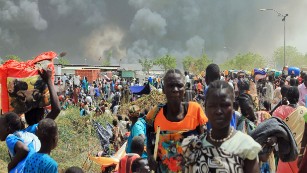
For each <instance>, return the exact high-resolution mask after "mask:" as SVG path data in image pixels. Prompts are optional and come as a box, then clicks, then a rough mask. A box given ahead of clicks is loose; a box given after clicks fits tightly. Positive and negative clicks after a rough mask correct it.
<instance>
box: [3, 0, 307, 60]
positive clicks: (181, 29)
mask: <svg viewBox="0 0 307 173" xmlns="http://www.w3.org/2000/svg"><path fill="white" fill-rule="evenodd" d="M306 7H307V1H306V0H301V1H296V2H295V3H293V2H292V1H287V0H271V1H269V2H268V1H267V0H257V1H246V0H232V1H227V0H218V1H211V0H194V1H188V0H172V1H165V0H86V1H84V0H73V1H72V0H49V1H45V0H41V1H39V0H0V57H1V56H5V55H8V54H16V55H18V56H20V57H22V58H24V59H29V58H31V57H33V56H35V55H37V54H38V53H40V52H43V51H48V50H53V51H56V52H62V51H64V52H67V58H68V59H69V60H70V61H71V62H73V63H83V62H84V59H87V60H88V61H87V62H89V63H91V64H99V63H101V62H99V61H102V60H103V58H105V57H106V56H108V55H110V53H109V52H112V55H111V56H112V58H111V61H112V63H114V64H117V63H118V62H119V60H120V59H121V60H122V61H123V62H129V63H132V62H137V60H138V59H140V58H143V57H147V58H154V57H157V56H161V55H165V54H167V53H168V54H172V55H174V56H176V57H178V59H179V60H180V59H182V58H183V57H185V56H187V55H192V56H199V55H201V54H202V53H203V52H206V53H207V54H208V55H209V57H210V58H212V59H213V60H214V62H222V61H224V60H225V59H226V58H227V57H230V56H234V55H235V54H237V53H245V52H248V51H252V52H256V53H260V54H262V55H264V56H266V57H270V56H271V55H272V54H273V51H274V49H276V48H277V47H279V46H282V45H283V23H282V21H281V17H278V16H277V14H275V13H274V12H273V11H264V12H261V11H259V10H258V9H260V8H274V9H277V10H279V11H280V12H284V13H289V17H288V18H287V45H292V46H296V47H297V48H298V49H299V50H300V51H301V52H303V53H306V52H307V48H306V46H305V41H306V40H307V29H306V27H307V24H306V22H305V19H306V16H307V11H306V10H305V9H306ZM100 57H102V58H100ZM179 60H178V61H179ZM179 62H180V61H179Z"/></svg>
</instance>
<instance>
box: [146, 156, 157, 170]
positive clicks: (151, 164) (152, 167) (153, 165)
mask: <svg viewBox="0 0 307 173" xmlns="http://www.w3.org/2000/svg"><path fill="white" fill-rule="evenodd" d="M148 166H149V168H150V170H156V169H157V166H158V162H157V161H156V160H155V159H154V158H153V156H148Z"/></svg>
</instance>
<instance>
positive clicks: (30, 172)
mask: <svg viewBox="0 0 307 173" xmlns="http://www.w3.org/2000/svg"><path fill="white" fill-rule="evenodd" d="M37 127H38V128H37V132H36V135H37V136H38V138H39V140H40V141H41V144H42V146H41V149H40V150H39V151H38V152H37V153H34V154H32V155H31V156H30V157H29V158H28V159H27V161H26V166H25V168H24V173H34V172H44V173H57V172H58V164H57V162H56V161H54V160H53V159H52V158H51V157H50V156H49V155H50V152H51V150H53V149H54V148H55V147H56V146H57V143H58V127H57V125H56V123H55V122H54V121H53V120H52V119H50V118H45V119H43V120H41V121H40V122H39V124H38V126H37Z"/></svg>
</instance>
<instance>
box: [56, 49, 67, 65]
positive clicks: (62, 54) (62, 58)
mask: <svg viewBox="0 0 307 173" xmlns="http://www.w3.org/2000/svg"><path fill="white" fill-rule="evenodd" d="M66 55H67V53H66V52H61V53H60V54H59V56H60V57H59V61H58V62H59V64H61V65H63V66H65V65H69V64H70V62H69V60H68V59H66V58H64V57H65V56H66Z"/></svg>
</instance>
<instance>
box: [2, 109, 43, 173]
mask: <svg viewBox="0 0 307 173" xmlns="http://www.w3.org/2000/svg"><path fill="white" fill-rule="evenodd" d="M22 129H24V123H23V122H22V120H21V118H20V117H19V116H18V115H17V114H16V113H14V112H8V113H5V114H4V115H1V116H0V140H1V141H6V144H7V147H8V149H9V155H10V157H11V162H10V163H9V164H8V167H7V168H8V171H9V172H10V173H11V172H12V173H19V172H22V171H23V168H24V166H25V162H26V160H27V159H28V158H29V157H30V155H31V154H33V153H34V152H36V151H38V150H39V149H40V147H41V144H40V141H39V139H38V138H37V137H36V136H35V135H34V134H32V133H29V132H25V131H22Z"/></svg>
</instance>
